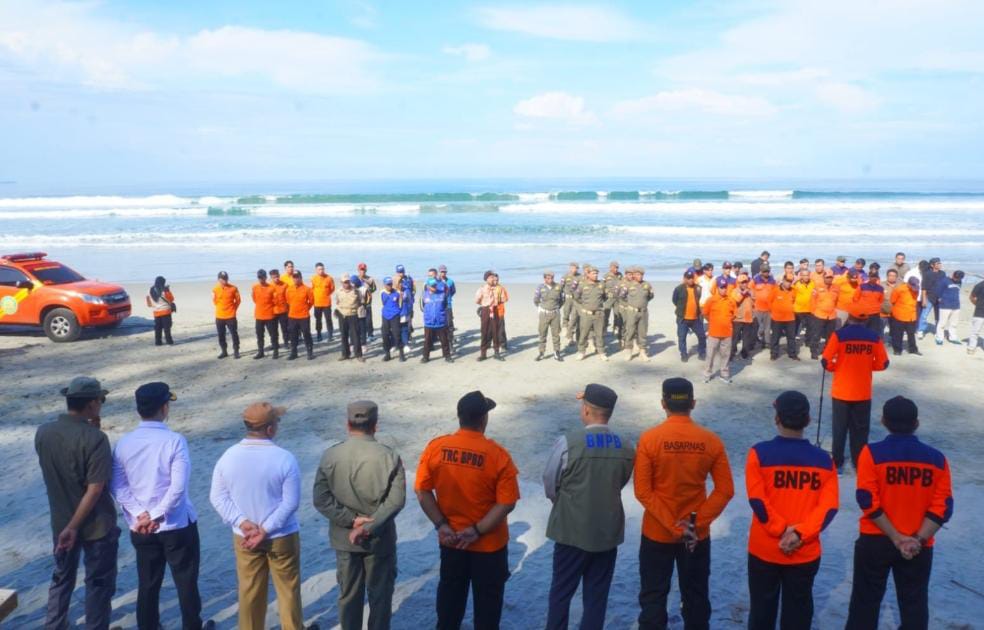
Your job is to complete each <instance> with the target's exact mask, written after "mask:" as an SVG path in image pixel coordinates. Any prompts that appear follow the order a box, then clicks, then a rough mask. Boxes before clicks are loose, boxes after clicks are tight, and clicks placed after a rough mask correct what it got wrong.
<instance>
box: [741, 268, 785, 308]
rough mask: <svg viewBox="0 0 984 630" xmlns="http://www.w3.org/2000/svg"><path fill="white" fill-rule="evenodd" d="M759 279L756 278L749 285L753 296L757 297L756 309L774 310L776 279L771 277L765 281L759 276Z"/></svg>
mask: <svg viewBox="0 0 984 630" xmlns="http://www.w3.org/2000/svg"><path fill="white" fill-rule="evenodd" d="M755 277H756V278H759V281H758V282H756V281H755V280H754V279H752V281H751V282H750V283H749V287H748V288H750V289H751V290H752V297H754V298H755V310H756V311H770V310H772V296H773V295H775V292H776V289H777V288H778V287H777V286H776V281H775V280H773V279H772V278H769V280H768V282H766V281H763V279H762V278H761V277H759V276H755Z"/></svg>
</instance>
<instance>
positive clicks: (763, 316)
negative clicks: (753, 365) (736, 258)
mask: <svg viewBox="0 0 984 630" xmlns="http://www.w3.org/2000/svg"><path fill="white" fill-rule="evenodd" d="M749 288H750V289H751V290H752V296H753V297H754V298H755V300H754V302H753V308H754V311H755V323H756V324H757V325H758V337H759V343H761V344H762V347H763V348H766V347H768V346H769V342H770V340H771V339H772V296H773V295H775V292H776V279H775V278H774V277H773V276H772V267H771V266H770V265H769V263H767V262H764V263H762V264H761V265H760V266H759V272H758V274H756V275H755V276H753V277H752V282H751V284H750V285H749Z"/></svg>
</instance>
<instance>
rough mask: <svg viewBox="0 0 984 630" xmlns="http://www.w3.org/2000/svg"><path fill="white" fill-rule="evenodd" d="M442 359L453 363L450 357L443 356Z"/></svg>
mask: <svg viewBox="0 0 984 630" xmlns="http://www.w3.org/2000/svg"><path fill="white" fill-rule="evenodd" d="M444 360H445V361H447V362H448V363H454V359H452V358H451V357H444Z"/></svg>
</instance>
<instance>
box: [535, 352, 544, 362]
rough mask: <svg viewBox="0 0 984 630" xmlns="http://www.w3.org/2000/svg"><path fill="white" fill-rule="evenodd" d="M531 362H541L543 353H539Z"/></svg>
mask: <svg viewBox="0 0 984 630" xmlns="http://www.w3.org/2000/svg"><path fill="white" fill-rule="evenodd" d="M533 360H534V361H543V353H542V352H541V353H540V354H538V355H536V358H535V359H533Z"/></svg>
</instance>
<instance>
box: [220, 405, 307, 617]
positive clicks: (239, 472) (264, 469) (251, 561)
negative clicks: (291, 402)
mask: <svg viewBox="0 0 984 630" xmlns="http://www.w3.org/2000/svg"><path fill="white" fill-rule="evenodd" d="M286 411H287V410H286V409H285V408H284V407H274V406H273V405H271V404H270V403H268V402H259V403H254V404H252V405H250V406H249V407H247V408H246V411H244V412H243V424H244V425H245V426H246V437H245V438H243V440H241V441H240V442H239V443H238V444H235V445H233V446H231V447H229V448H228V449H227V450H226V452H225V453H223V454H222V457H220V458H219V461H218V462H216V464H215V470H213V471H212V490H211V493H210V494H209V499H210V500H211V502H212V507H214V508H215V511H216V512H218V513H219V516H220V517H221V518H222V521H223V522H224V523H225V524H226V525H229V526H231V527H232V532H233V549H234V550H235V554H236V575H237V576H238V578H239V628H240V629H241V630H263V628H265V627H266V611H267V580H268V576H272V577H273V588H274V589H275V590H276V591H277V606H278V608H279V613H280V626H281V627H282V628H284V630H301V629H302V628H303V623H304V622H303V618H302V616H301V539H300V533H299V532H300V527H299V525H298V522H297V507H298V505H299V502H300V494H301V473H300V467H299V466H298V465H297V459H296V458H295V457H294V455H293V454H291V453H290V452H289V451H287V450H285V449H283V448H281V447H279V446H277V445H276V444H274V442H273V440H274V438H275V437H276V435H277V429H278V427H279V426H280V419H281V417H282V416H283V415H284V413H285V412H286Z"/></svg>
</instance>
